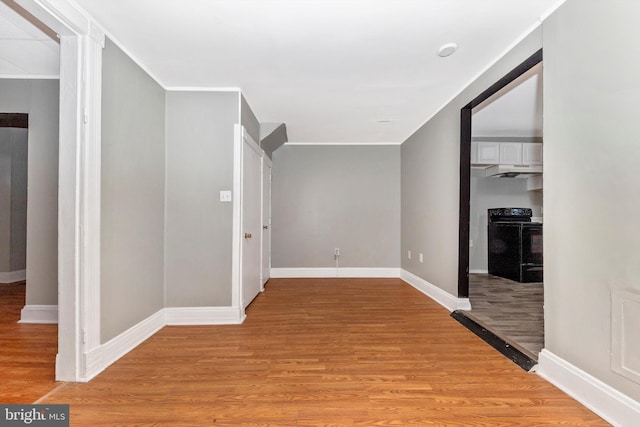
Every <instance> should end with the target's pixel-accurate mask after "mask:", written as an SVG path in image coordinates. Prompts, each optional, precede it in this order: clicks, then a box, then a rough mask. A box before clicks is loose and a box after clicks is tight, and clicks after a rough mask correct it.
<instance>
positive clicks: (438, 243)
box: [401, 29, 542, 295]
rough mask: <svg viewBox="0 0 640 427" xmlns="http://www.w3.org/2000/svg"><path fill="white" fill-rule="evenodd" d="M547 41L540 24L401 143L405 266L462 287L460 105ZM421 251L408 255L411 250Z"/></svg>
mask: <svg viewBox="0 0 640 427" xmlns="http://www.w3.org/2000/svg"><path fill="white" fill-rule="evenodd" d="M541 45H542V31H541V29H538V30H536V31H534V32H533V33H532V34H531V35H530V36H529V37H527V38H526V39H525V40H523V41H522V42H521V43H520V44H519V45H518V46H517V47H515V48H514V49H513V50H512V51H510V52H509V53H508V54H507V55H506V56H505V57H504V58H502V59H501V60H500V61H499V62H498V63H496V64H495V65H494V66H493V67H491V68H490V69H489V70H488V71H487V72H486V73H484V74H483V75H482V76H481V77H480V78H478V79H477V80H476V81H474V82H473V83H472V84H471V85H470V86H469V87H467V88H465V89H464V90H463V91H462V92H461V94H460V95H458V96H457V97H456V98H455V99H454V100H452V101H451V102H450V103H449V104H448V105H446V106H445V107H444V108H443V109H442V110H440V111H439V112H438V113H437V114H436V115H435V116H434V117H433V118H431V119H430V120H429V121H428V122H427V123H425V124H424V125H423V126H422V127H420V128H419V129H418V130H417V131H416V132H415V133H414V134H413V135H411V136H410V137H409V138H408V139H407V140H406V141H405V142H404V143H403V144H402V154H401V156H402V190H401V191H402V211H401V212H402V240H401V241H402V251H401V253H402V257H401V259H402V268H403V269H405V270H407V271H409V272H411V273H413V274H415V275H417V276H419V277H421V278H423V279H424V280H426V281H428V282H430V283H432V284H434V285H436V286H438V287H440V288H442V289H443V290H445V291H447V292H449V293H450V294H452V295H457V293H458V217H459V200H458V198H459V191H460V188H459V187H460V184H459V183H460V177H459V173H460V172H459V165H460V109H461V108H462V107H463V106H464V105H466V104H467V103H468V102H469V101H471V100H472V99H473V98H475V97H476V96H477V95H479V94H480V93H481V92H482V91H484V90H485V89H487V88H488V87H489V86H491V85H492V84H493V83H495V82H496V81H497V80H498V79H500V78H501V77H502V76H504V75H505V74H507V73H508V72H509V71H511V70H512V69H513V68H515V67H516V66H517V65H518V64H519V63H521V62H522V61H523V60H525V59H526V58H527V57H529V56H530V55H531V54H532V53H533V52H535V51H536V50H537V49H539V48H540V47H541ZM408 250H411V251H412V253H413V254H416V253H420V252H422V253H423V254H424V263H423V264H421V263H420V262H419V260H418V257H417V256H415V255H414V256H413V257H412V259H410V260H409V259H408V258H407V251H408Z"/></svg>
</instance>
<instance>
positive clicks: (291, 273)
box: [271, 267, 400, 279]
mask: <svg viewBox="0 0 640 427" xmlns="http://www.w3.org/2000/svg"><path fill="white" fill-rule="evenodd" d="M271 277H272V278H276V279H278V278H309V277H352V278H357V277H365V278H375V277H400V269H399V268H376V267H371V268H369V267H340V268H334V267H329V268H272V269H271Z"/></svg>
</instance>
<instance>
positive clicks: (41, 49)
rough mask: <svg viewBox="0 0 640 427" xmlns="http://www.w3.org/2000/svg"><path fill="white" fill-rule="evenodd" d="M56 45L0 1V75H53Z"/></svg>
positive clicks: (57, 65) (57, 53) (55, 73)
mask: <svg viewBox="0 0 640 427" xmlns="http://www.w3.org/2000/svg"><path fill="white" fill-rule="evenodd" d="M59 73H60V45H59V44H58V43H57V41H54V40H52V39H51V37H50V36H48V35H47V34H45V33H44V32H43V31H41V30H40V29H38V28H36V27H35V26H34V24H32V23H31V22H29V21H27V20H26V19H25V18H23V17H22V15H20V14H19V13H17V12H16V11H14V10H13V9H12V8H10V7H9V6H7V5H6V4H5V3H3V2H2V1H0V78H11V77H13V78H16V77H18V78H24V77H29V78H30V77H41V78H45V77H48V78H51V77H56V76H58V74H59Z"/></svg>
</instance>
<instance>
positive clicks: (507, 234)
mask: <svg viewBox="0 0 640 427" xmlns="http://www.w3.org/2000/svg"><path fill="white" fill-rule="evenodd" d="M532 214H533V212H532V210H531V209H529V208H493V209H489V210H488V211H487V216H488V218H489V225H488V227H489V229H488V241H489V248H488V249H489V254H488V261H489V263H488V264H489V265H488V267H489V274H492V275H494V276H500V277H504V278H506V279H511V280H515V281H517V282H521V283H531V282H542V279H543V277H542V276H543V264H542V224H541V223H538V222H532V221H531V216H532Z"/></svg>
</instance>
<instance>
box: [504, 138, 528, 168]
mask: <svg viewBox="0 0 640 427" xmlns="http://www.w3.org/2000/svg"><path fill="white" fill-rule="evenodd" d="M522 145H523V144H518V143H512V142H507V143H500V164H501V165H521V164H522Z"/></svg>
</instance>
